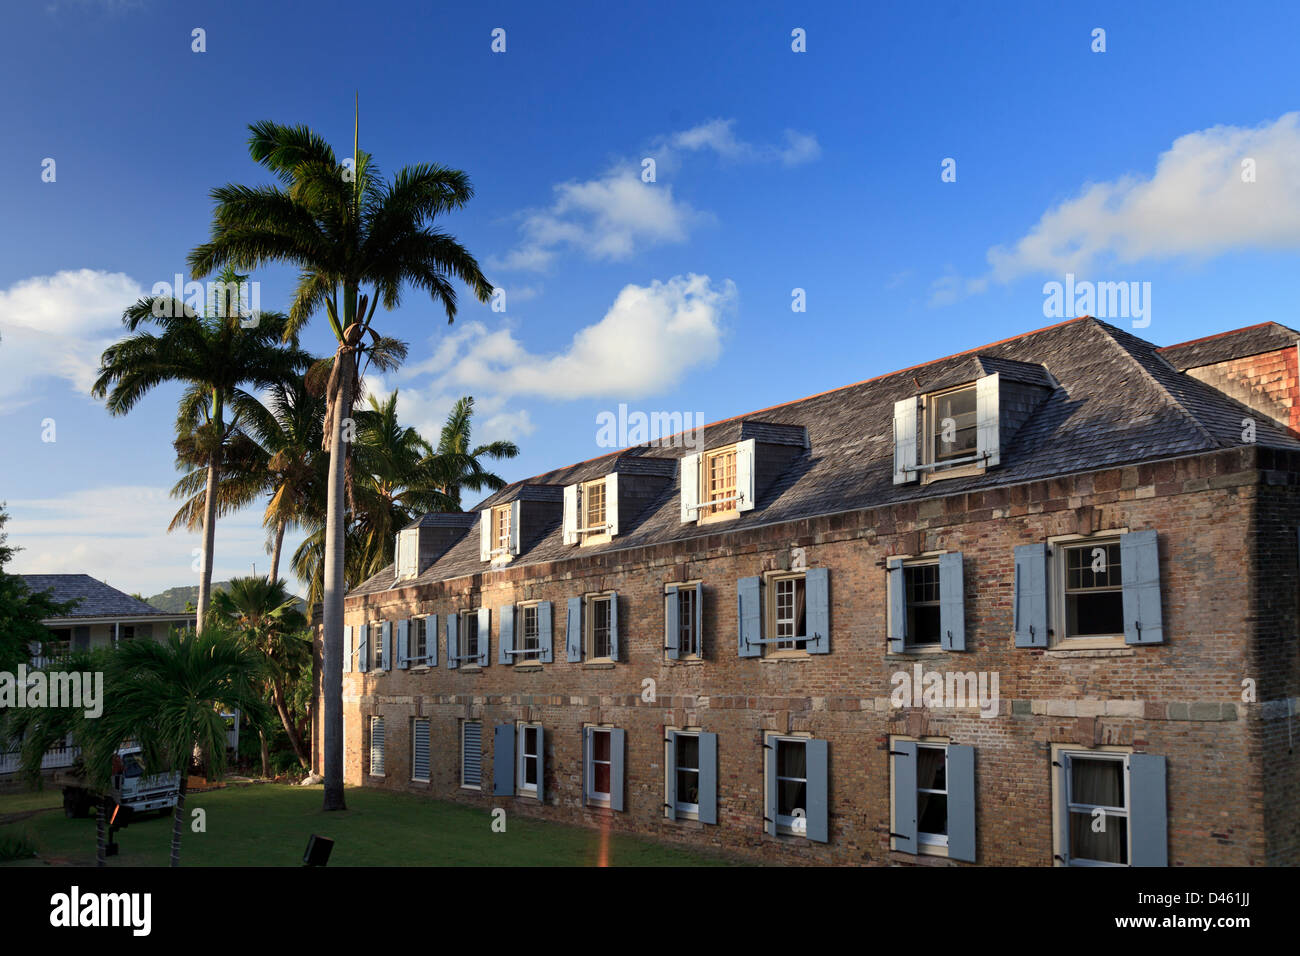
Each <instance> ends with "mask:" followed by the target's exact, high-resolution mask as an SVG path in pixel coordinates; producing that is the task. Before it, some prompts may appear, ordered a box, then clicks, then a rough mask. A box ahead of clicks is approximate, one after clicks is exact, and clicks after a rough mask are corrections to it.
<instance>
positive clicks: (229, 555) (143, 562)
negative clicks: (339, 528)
mask: <svg viewBox="0 0 1300 956" xmlns="http://www.w3.org/2000/svg"><path fill="white" fill-rule="evenodd" d="M179 506H180V502H179V501H177V500H176V499H174V498H172V497H170V496H169V495H168V493H167V489H165V488H155V487H151V486H147V485H119V486H110V487H104V488H87V489H84V490H80V491H72V492H67V493H65V494H61V495H58V496H56V497H50V498H30V499H15V498H11V499H9V501H8V503H7V505H6V510H7V511H8V513H9V515H10V520H9V523H8V525H7V526H6V528H5V530H6V531H7V532H8V534H9V544H11V545H14V546H17V547H20V548H22V549H23V550H21V551H19V552H18V553H17V555H15V557H14V561H13V564H12V565H10V566H9V567H7V568H6V569H5V570H7V571H9V572H10V573H13V574H89V575H91V576H92V577H95V578H98V579H99V580H101V581H107V582H108V583H109V584H111V585H112V586H113V587H115V588H117V589H118V590H121V591H126V592H127V593H128V594H129V593H132V592H139V593H141V594H144V595H146V596H148V595H150V594H156V593H158V592H159V591H163V590H166V589H167V588H171V587H185V586H192V585H197V584H198V583H199V574H198V572H197V571H194V570H193V562H194V554H193V549H194V548H199V547H202V544H203V539H202V536H201V535H199V534H197V533H194V534H191V533H188V532H185V531H174V532H172V533H171V534H168V533H167V525H168V524H169V523H170V522H171V519H172V515H174V514H175V513H176V510H177V508H178V507H179ZM260 518H261V512H260V507H258V508H249V509H245V510H244V511H241V512H239V513H238V514H235V515H231V516H230V517H227V518H222V519H219V520H218V522H217V528H216V547H215V549H214V568H213V574H212V579H213V580H214V581H219V580H225V579H227V578H229V577H231V576H232V575H246V574H250V573H252V568H253V565H254V564H256V565H257V567H258V569H259V570H260V572H261V573H263V574H265V573H266V572H267V571H268V570H269V569H270V564H271V559H270V557H269V556H268V555H267V554H266V549H265V541H266V533H265V532H264V531H263V530H262V527H261V521H260ZM300 539H301V536H300V535H299V536H296V537H295V539H294V540H290V536H288V535H286V537H285V542H284V549H283V553H282V555H281V558H280V574H281V576H287V577H288V578H289V579H290V586H291V587H294V586H296V582H295V581H294V580H293V577H292V570H291V569H290V568H289V565H288V562H289V557H290V556H291V555H292V554H293V550H294V548H296V547H297V545H298V542H299V540H300Z"/></svg>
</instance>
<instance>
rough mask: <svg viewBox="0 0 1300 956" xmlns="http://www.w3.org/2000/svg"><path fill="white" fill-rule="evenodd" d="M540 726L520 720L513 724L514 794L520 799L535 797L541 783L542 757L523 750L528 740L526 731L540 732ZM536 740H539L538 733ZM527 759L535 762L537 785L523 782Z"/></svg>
mask: <svg viewBox="0 0 1300 956" xmlns="http://www.w3.org/2000/svg"><path fill="white" fill-rule="evenodd" d="M541 729H542V725H541V724H539V723H535V722H530V721H526V720H521V721H519V722H518V723H516V724H515V793H516V794H517V795H518V796H521V797H533V798H536V797H537V789H538V784H540V783H541V782H542V755H541V754H540V753H534V754H529V753H528V752H527V751H526V750H525V741H526V740H527V739H528V733H527V732H528V731H529V730H536V731H541ZM538 739H539V740H540V739H541V734H540V733H539V735H538ZM529 757H532V758H533V759H534V760H535V761H537V783H534V784H532V785H529V784H527V783H525V782H524V777H525V774H524V766H525V764H526V763H527V760H528V758H529Z"/></svg>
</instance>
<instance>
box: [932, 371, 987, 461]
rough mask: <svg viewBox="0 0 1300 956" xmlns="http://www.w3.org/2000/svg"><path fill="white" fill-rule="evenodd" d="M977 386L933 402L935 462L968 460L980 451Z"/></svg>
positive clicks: (939, 397)
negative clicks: (967, 457)
mask: <svg viewBox="0 0 1300 956" xmlns="http://www.w3.org/2000/svg"><path fill="white" fill-rule="evenodd" d="M975 414H976V398H975V388H974V386H972V387H970V388H963V389H959V390H957V391H955V392H948V393H947V394H945V395H938V396H935V397H934V398H933V399H931V402H930V434H931V437H932V440H933V445H932V449H933V453H934V460H935V461H944V460H946V459H949V458H959V457H965V456H967V455H970V454H971V453H973V452H974V451H975V449H976V446H977V442H976V427H975V426H976V418H975Z"/></svg>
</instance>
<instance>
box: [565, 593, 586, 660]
mask: <svg viewBox="0 0 1300 956" xmlns="http://www.w3.org/2000/svg"><path fill="white" fill-rule="evenodd" d="M564 645H565V648H566V649H567V651H568V653H569V662H570V663H576V662H577V661H580V660H582V598H580V597H572V598H569V616H568V619H567V620H566V621H565V624H564Z"/></svg>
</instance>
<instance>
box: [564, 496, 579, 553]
mask: <svg viewBox="0 0 1300 956" xmlns="http://www.w3.org/2000/svg"><path fill="white" fill-rule="evenodd" d="M564 543H565V544H577V543H578V486H577V485H565V486H564Z"/></svg>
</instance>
